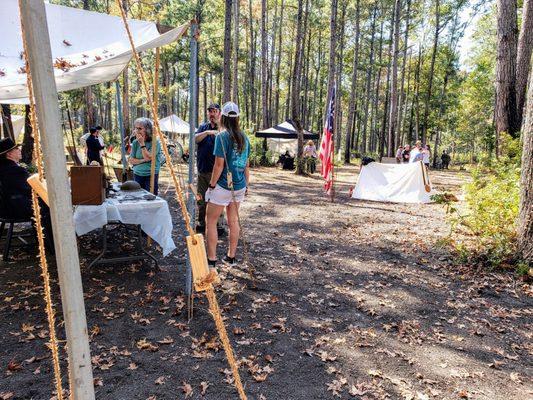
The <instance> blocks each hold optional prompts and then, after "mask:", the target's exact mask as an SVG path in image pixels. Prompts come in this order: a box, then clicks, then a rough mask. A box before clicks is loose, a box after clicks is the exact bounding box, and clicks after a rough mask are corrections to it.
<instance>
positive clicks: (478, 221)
mask: <svg viewBox="0 0 533 400" xmlns="http://www.w3.org/2000/svg"><path fill="white" fill-rule="evenodd" d="M519 182H520V169H519V168H517V167H516V165H514V164H500V165H498V166H496V167H495V168H492V169H491V170H489V171H487V170H482V169H481V168H476V169H474V170H473V171H472V182H470V183H468V184H467V185H466V186H465V190H466V196H465V199H466V204H467V210H466V213H465V215H463V216H462V217H461V218H460V224H461V225H462V226H463V227H465V228H466V229H467V231H468V232H469V233H471V234H472V235H474V236H475V237H476V240H475V241H474V242H473V243H472V245H471V246H469V247H470V249H471V250H472V252H473V255H474V256H476V257H478V258H479V257H481V258H484V259H486V261H487V262H488V263H489V264H491V265H493V266H496V265H498V264H501V263H502V262H510V261H512V260H513V259H514V254H515V249H516V221H517V218H518V208H519V201H520V188H519Z"/></svg>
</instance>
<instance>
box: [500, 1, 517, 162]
mask: <svg viewBox="0 0 533 400" xmlns="http://www.w3.org/2000/svg"><path fill="white" fill-rule="evenodd" d="M497 8H498V20H497V37H498V42H497V59H496V104H495V107H494V119H495V123H496V156H499V149H500V136H501V134H502V133H503V132H507V133H508V134H510V135H515V134H516V132H518V130H519V129H520V128H519V127H518V128H517V126H516V124H517V121H516V118H515V115H516V55H517V27H516V0H498V1H497Z"/></svg>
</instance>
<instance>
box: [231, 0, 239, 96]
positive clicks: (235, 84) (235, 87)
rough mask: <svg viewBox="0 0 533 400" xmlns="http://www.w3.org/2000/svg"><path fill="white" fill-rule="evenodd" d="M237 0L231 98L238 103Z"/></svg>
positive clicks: (234, 2)
mask: <svg viewBox="0 0 533 400" xmlns="http://www.w3.org/2000/svg"><path fill="white" fill-rule="evenodd" d="M239 8H240V7H239V0H233V14H234V19H233V22H234V27H233V79H232V80H233V92H232V98H233V102H234V103H239V85H238V82H239V81H238V79H239V68H238V67H239V26H240V20H239V17H240V9H239Z"/></svg>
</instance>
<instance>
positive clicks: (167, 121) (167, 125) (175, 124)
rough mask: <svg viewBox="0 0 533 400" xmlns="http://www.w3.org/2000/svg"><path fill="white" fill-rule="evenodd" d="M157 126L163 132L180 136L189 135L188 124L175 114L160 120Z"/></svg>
mask: <svg viewBox="0 0 533 400" xmlns="http://www.w3.org/2000/svg"><path fill="white" fill-rule="evenodd" d="M159 126H160V128H161V130H162V131H163V132H173V133H178V134H180V135H189V133H190V129H191V128H190V126H189V124H188V123H187V122H185V121H184V120H182V119H181V118H180V117H178V116H177V115H176V114H171V115H169V116H168V117H165V118H162V119H160V120H159Z"/></svg>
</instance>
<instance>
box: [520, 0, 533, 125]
mask: <svg viewBox="0 0 533 400" xmlns="http://www.w3.org/2000/svg"><path fill="white" fill-rule="evenodd" d="M532 50H533V0H524V5H523V7H522V27H521V28H520V36H519V37H518V50H517V53H518V56H517V59H516V114H517V115H516V124H517V126H518V128H520V127H521V125H522V116H523V113H524V103H525V100H526V90H527V77H528V74H529V70H530V69H531V52H532Z"/></svg>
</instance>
